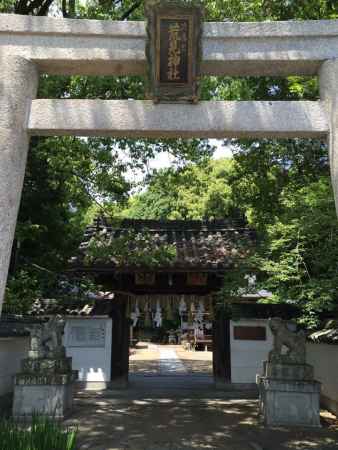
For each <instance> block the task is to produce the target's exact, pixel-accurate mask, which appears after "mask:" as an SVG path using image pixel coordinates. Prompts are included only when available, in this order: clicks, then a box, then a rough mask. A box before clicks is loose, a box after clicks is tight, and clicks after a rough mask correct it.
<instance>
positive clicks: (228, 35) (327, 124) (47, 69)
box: [0, 14, 338, 313]
mask: <svg viewBox="0 0 338 450" xmlns="http://www.w3.org/2000/svg"><path fill="white" fill-rule="evenodd" d="M145 43H146V31H145V24H144V23H143V22H112V21H96V20H71V19H53V18H48V17H31V16H18V15H8V14H2V15H0V313H1V307H2V302H3V296H4V290H5V285H6V279H7V272H8V266H9V260H10V254H11V247H12V242H13V237H14V231H15V226H16V219H17V213H18V209H19V203H20V197H21V191H22V185H23V179H24V174H25V166H26V158H27V151H28V145H29V139H30V136H34V135H35V136H36V135H37V136H56V135H79V136H114V137H119V136H123V137H135V138H140V137H152V138H160V137H162V138H164V137H182V138H192V137H204V138H232V137H248V138H251V137H255V138H263V137H276V138H292V137H304V138H326V137H327V138H328V140H329V152H330V164H331V174H332V181H333V188H334V193H335V199H336V205H337V208H338V20H332V21H330V20H328V21H326V20H324V21H321V20H319V21H304V22H295V21H290V22H262V23H231V22H225V23H212V22H210V23H205V24H204V27H203V37H202V64H201V71H202V74H203V75H228V76H249V75H251V76H264V75H271V76H288V75H319V78H320V90H321V100H319V101H314V102H311V101H294V102H287V101H285V102H284V101H275V102H268V101H267V102H262V101H258V102H256V101H250V102H244V101H243V102H223V101H217V102H200V103H198V104H197V105H189V104H157V105H155V104H154V103H153V102H151V101H134V100H126V101H120V100H116V101H115V100H113V101H103V100H50V99H42V100H35V97H36V93H37V87H38V77H39V73H48V74H60V75H67V74H77V75H145V74H146V66H147V62H146V56H145Z"/></svg>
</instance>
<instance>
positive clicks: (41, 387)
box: [13, 317, 77, 420]
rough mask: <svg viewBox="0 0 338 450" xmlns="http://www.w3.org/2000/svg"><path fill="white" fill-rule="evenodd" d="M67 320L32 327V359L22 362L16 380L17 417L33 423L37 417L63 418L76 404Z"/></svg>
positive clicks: (58, 318)
mask: <svg viewBox="0 0 338 450" xmlns="http://www.w3.org/2000/svg"><path fill="white" fill-rule="evenodd" d="M63 329H64V321H63V319H62V318H61V317H53V318H52V319H50V320H49V322H47V323H45V324H43V325H35V326H34V327H32V328H30V329H29V331H30V335H31V339H30V350H29V352H28V358H26V359H24V360H22V362H21V372H20V373H19V374H18V375H17V376H16V377H15V386H14V403H13V416H14V418H16V419H21V420H29V419H30V418H31V417H32V415H33V414H43V415H46V416H49V417H54V418H57V419H63V418H64V417H65V416H66V415H67V414H68V413H69V412H70V411H71V410H72V405H73V382H74V381H75V379H76V377H77V373H76V372H74V371H73V370H72V358H67V357H66V352H65V348H64V346H63V345H62V334H63Z"/></svg>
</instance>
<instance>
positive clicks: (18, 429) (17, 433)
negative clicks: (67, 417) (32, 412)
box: [0, 416, 77, 450]
mask: <svg viewBox="0 0 338 450" xmlns="http://www.w3.org/2000/svg"><path fill="white" fill-rule="evenodd" d="M76 435H77V430H76V429H72V428H65V427H63V426H62V424H60V423H59V422H57V421H55V420H52V419H50V418H47V417H43V416H33V418H32V422H31V424H30V426H29V427H28V426H27V427H24V426H21V425H19V424H17V423H15V422H14V421H13V420H4V419H3V420H0V450H75V445H76Z"/></svg>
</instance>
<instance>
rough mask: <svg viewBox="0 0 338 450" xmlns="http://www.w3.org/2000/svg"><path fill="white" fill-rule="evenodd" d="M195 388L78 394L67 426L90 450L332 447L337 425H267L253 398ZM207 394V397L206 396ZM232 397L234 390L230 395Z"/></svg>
mask: <svg viewBox="0 0 338 450" xmlns="http://www.w3.org/2000/svg"><path fill="white" fill-rule="evenodd" d="M202 392H203V395H199V393H198V391H196V390H193V391H192V390H190V391H189V390H186V391H184V390H179V391H177V390H175V388H174V387H173V388H172V389H170V387H167V388H166V389H165V392H164V391H163V390H161V389H153V390H152V389H151V384H149V389H148V390H147V389H145V388H144V386H143V388H142V392H140V389H138V390H137V389H135V388H134V389H130V390H128V391H125V392H124V393H119V392H117V391H115V392H112V391H111V392H106V393H101V394H99V395H97V394H95V393H92V394H89V393H85V392H84V393H82V394H80V395H79V396H78V397H77V399H76V401H75V411H74V414H73V416H72V418H70V419H69V420H68V421H67V424H77V425H78V427H79V444H80V447H79V448H80V449H82V450H84V449H90V450H112V449H114V450H117V449H119V450H120V449H130V450H141V449H142V450H155V449H156V450H160V449H161V450H169V449H170V450H174V449H175V450H178V449H182V450H183V449H184V450H187V449H226V450H286V449H290V450H337V449H338V428H335V427H334V426H332V427H328V426H325V427H323V428H321V429H295V430H291V429H285V428H278V429H273V430H271V429H266V428H265V427H263V426H262V425H261V424H260V423H259V421H258V418H257V404H258V403H257V400H256V399H243V398H241V399H238V398H228V397H229V393H222V392H221V393H218V392H216V391H213V390H209V391H207V390H206V389H202ZM208 392H209V395H208ZM232 395H234V394H232Z"/></svg>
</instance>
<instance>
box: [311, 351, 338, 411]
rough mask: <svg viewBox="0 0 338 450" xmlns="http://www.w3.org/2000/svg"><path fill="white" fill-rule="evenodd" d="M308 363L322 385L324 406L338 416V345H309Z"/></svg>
mask: <svg viewBox="0 0 338 450" xmlns="http://www.w3.org/2000/svg"><path fill="white" fill-rule="evenodd" d="M306 352H307V356H306V359H307V363H308V364H311V365H313V366H314V376H315V379H316V380H318V381H320V382H321V383H322V397H321V400H322V405H323V406H324V407H325V408H327V409H328V410H329V411H331V412H332V413H333V414H335V415H336V416H338V345H333V344H315V343H309V342H308V343H307V345H306Z"/></svg>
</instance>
